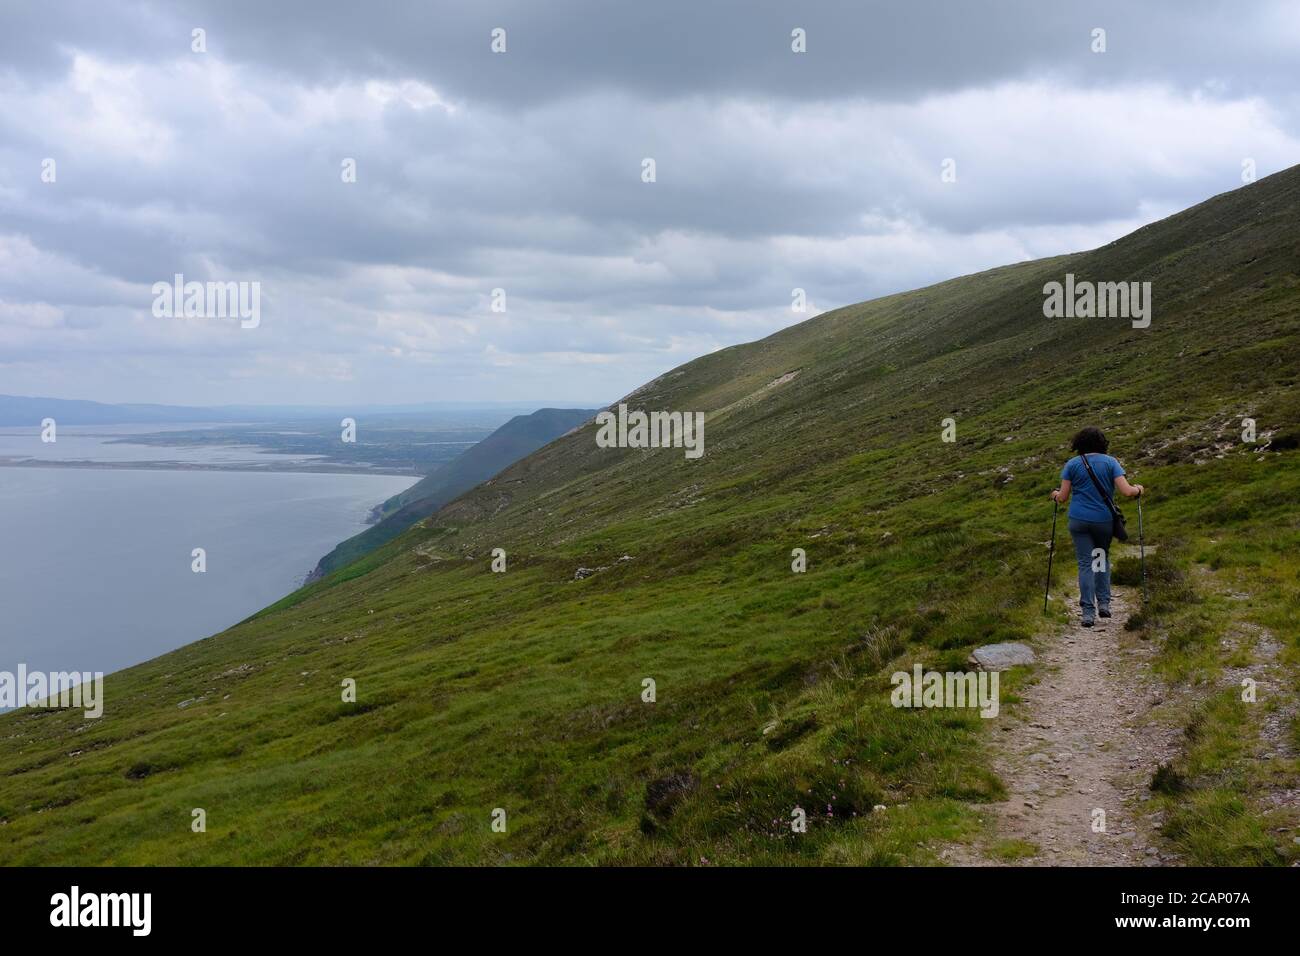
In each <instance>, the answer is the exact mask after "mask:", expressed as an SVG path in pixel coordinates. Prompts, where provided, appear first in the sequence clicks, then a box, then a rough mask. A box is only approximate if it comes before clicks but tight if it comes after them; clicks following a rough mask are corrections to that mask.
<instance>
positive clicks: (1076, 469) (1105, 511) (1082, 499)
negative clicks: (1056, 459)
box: [1061, 452, 1124, 521]
mask: <svg viewBox="0 0 1300 956" xmlns="http://www.w3.org/2000/svg"><path fill="white" fill-rule="evenodd" d="M1088 464H1090V465H1092V473H1093V474H1094V475H1096V476H1097V480H1098V481H1099V482H1101V486H1102V487H1103V488H1105V489H1106V493H1107V494H1108V495H1110V500H1111V501H1114V500H1115V479H1116V478H1118V477H1119V476H1120V475H1122V474H1124V466H1123V465H1121V464H1120V463H1119V462H1117V461H1116V460H1115V459H1114V458H1112V457H1110V455H1098V454H1096V453H1095V452H1088ZM1061 477H1062V478H1063V479H1065V480H1066V481H1069V483H1070V517H1071V518H1077V519H1078V520H1079V521H1110V520H1111V513H1110V509H1109V508H1107V507H1106V502H1105V500H1104V499H1103V498H1102V497H1101V495H1099V494H1097V486H1096V485H1094V484H1093V483H1092V479H1091V478H1089V477H1088V469H1087V468H1084V467H1083V459H1082V458H1080V457H1079V456H1078V455H1075V456H1074V457H1073V458H1071V459H1070V460H1069V461H1067V462H1066V463H1065V467H1064V468H1062V469H1061Z"/></svg>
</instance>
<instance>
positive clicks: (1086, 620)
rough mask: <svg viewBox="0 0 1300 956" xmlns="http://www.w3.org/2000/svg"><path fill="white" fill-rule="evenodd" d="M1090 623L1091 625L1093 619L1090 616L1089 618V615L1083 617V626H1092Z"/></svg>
mask: <svg viewBox="0 0 1300 956" xmlns="http://www.w3.org/2000/svg"><path fill="white" fill-rule="evenodd" d="M1107 616H1109V615H1107ZM1092 625H1093V620H1092V618H1090V617H1085V618H1084V619H1083V626H1084V627H1092Z"/></svg>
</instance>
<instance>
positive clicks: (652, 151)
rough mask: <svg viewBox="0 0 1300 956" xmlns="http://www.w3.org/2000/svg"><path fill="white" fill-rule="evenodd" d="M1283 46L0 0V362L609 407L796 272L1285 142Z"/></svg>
mask: <svg viewBox="0 0 1300 956" xmlns="http://www.w3.org/2000/svg"><path fill="white" fill-rule="evenodd" d="M497 27H500V28H504V29H505V30H506V37H507V41H506V42H507V52H506V53H505V54H494V53H493V52H492V51H491V49H490V46H489V42H490V33H491V31H492V30H493V29H494V28H497ZM796 27H798V28H802V29H804V30H806V32H807V52H806V53H802V54H795V53H793V52H792V51H791V45H790V44H791V30H792V29H794V28H796ZM196 28H201V29H203V30H204V31H205V32H206V40H207V50H206V52H205V53H194V52H192V51H191V46H190V44H191V31H192V30H194V29H196ZM1097 28H1101V29H1104V30H1105V31H1106V52H1105V53H1104V54H1098V53H1095V52H1093V50H1092V42H1093V36H1092V34H1093V30H1094V29H1097ZM1298 53H1300V8H1297V7H1296V6H1295V5H1294V4H1290V3H1280V2H1279V3H1272V4H1268V3H1266V4H1254V5H1251V6H1250V7H1249V8H1248V9H1247V8H1242V7H1240V6H1239V5H1235V4H1231V3H1209V2H1198V0H1192V2H1189V0H1182V2H1172V0H1171V2H1152V3H1144V4H1141V5H1137V4H1131V3H1110V2H1102V3H1093V4H1088V5H1086V6H1085V5H1082V4H1054V3H1042V2H1030V0H1023V2H1022V0H1003V2H990V3H953V2H949V3H927V2H917V3H902V2H894V3H861V2H859V3H851V2H843V3H830V2H822V3H810V4H799V5H792V4H788V3H778V2H756V0H744V2H741V0H736V2H729V0H722V2H714V3H665V2H660V3H655V4H623V3H609V2H577V0H569V2H551V3H545V4H541V3H536V2H516V3H491V2H486V3H454V4H453V3H429V2H388V3H377V4H354V3H323V2H318V0H317V2H306V0H301V2H298V0H293V2H279V3H250V2H242V0H239V2H230V0H226V2H215V0H214V2H193V0H180V2H170V3H161V2H157V3H151V2H132V3H126V2H123V3H104V2H86V3H81V2H69V3H62V4H58V5H52V4H48V3H35V2H31V3H28V2H15V3H9V4H6V5H5V7H4V8H3V10H0V391H8V392H24V391H25V392H28V393H33V392H52V391H57V390H60V389H62V391H63V393H65V394H68V395H69V396H70V397H86V398H98V399H101V400H153V401H172V402H178V403H181V402H184V403H197V402H205V401H209V402H214V403H216V402H229V401H240V402H246V401H258V400H260V401H268V402H271V401H285V400H290V399H292V400H294V401H299V400H312V401H319V402H334V401H359V400H369V401H383V402H397V401H426V400H434V399H439V398H521V397H530V398H533V397H555V398H564V399H573V400H582V401H586V402H594V401H600V400H608V399H611V398H613V397H617V395H620V394H625V393H626V392H628V391H630V390H631V389H632V388H633V387H635V386H636V385H638V384H640V383H641V382H642V381H645V380H647V379H649V378H652V377H654V376H655V375H657V374H660V373H662V372H663V371H664V370H666V369H667V368H669V367H671V366H673V365H675V364H678V363H680V362H682V361H686V360H689V359H690V358H693V357H695V356H697V355H700V354H703V353H705V352H708V351H710V350H712V349H716V348H720V347H724V346H727V345H731V344H734V343H736V342H740V341H746V340H749V339H753V338H756V337H759V336H761V335H764V334H767V333H769V332H772V331H775V330H776V329H779V328H781V327H783V326H785V325H788V324H790V323H792V322H795V321H800V320H802V319H804V318H807V314H796V313H792V311H791V308H790V303H791V293H792V289H794V288H803V289H805V290H806V291H807V294H808V297H809V299H810V301H811V303H812V310H813V312H815V311H818V310H822V309H826V308H832V307H835V306H838V305H842V304H845V303H849V302H854V301H859V300H861V299H865V298H869V297H872V296H876V295H881V294H886V293H889V292H894V291H898V290H900V289H906V288H911V287H914V286H918V285H923V284H926V283H928V282H932V281H938V280H940V279H944V278H948V277H951V276H954V275H959V274H963V273H966V272H971V271H975V270H978V269H982V268H987V267H989V266H993V265H998V264H1001V263H1004V262H1009V261H1016V260H1018V259H1024V258H1030V257H1035V256H1042V255H1050V254H1056V253H1060V252H1066V251H1071V250H1074V249H1078V248H1087V247H1090V246H1095V245H1099V244H1101V243H1104V242H1107V241H1110V240H1111V239H1114V238H1116V237H1117V236H1118V235H1121V234H1122V233H1124V232H1126V231H1128V230H1131V229H1133V228H1136V227H1137V226H1139V225H1142V224H1144V223H1146V222H1150V221H1152V220H1153V219H1155V218H1159V217H1160V216H1163V215H1167V214H1168V213H1170V212H1173V211H1175V210H1177V209H1179V208H1182V207H1184V206H1187V205H1190V204H1191V203H1193V202H1196V201H1198V200H1200V199H1203V198H1205V197H1207V196H1209V195H1211V194H1213V193H1217V192H1222V191H1224V190H1226V189H1230V188H1233V187H1235V186H1238V185H1240V184H1241V169H1242V163H1243V161H1245V160H1247V159H1249V160H1250V161H1253V162H1254V163H1256V164H1257V167H1258V173H1259V175H1265V174H1267V173H1268V172H1272V171H1275V170H1276V169H1280V168H1283V167H1285V166H1289V165H1292V164H1294V163H1295V162H1296V161H1297V145H1298V143H1300V129H1298V128H1297V118H1298V116H1300V101H1298V100H1297V97H1296V94H1295V92H1294V91H1295V89H1296V88H1297V84H1296V79H1297V72H1298V71H1297V67H1296V63H1297V62H1300V60H1298V59H1297V54H1298ZM647 157H650V158H653V159H654V161H655V163H656V172H657V176H656V182H654V183H644V182H642V181H641V164H642V161H643V159H645V158H647ZM47 158H50V159H54V160H55V161H56V163H57V171H58V175H57V180H56V182H54V183H46V182H43V181H42V180H41V177H40V173H41V168H42V167H41V164H42V162H43V161H44V160H45V159H47ZM345 159H353V160H355V162H356V167H357V171H358V176H357V181H356V182H355V183H344V182H342V179H341V176H340V167H341V163H342V162H343V160H345ZM948 160H951V161H952V162H953V163H954V164H955V166H954V168H955V170H956V172H957V177H956V182H945V181H943V180H942V179H941V177H940V170H941V164H942V163H944V162H945V161H948ZM176 272H182V273H184V274H185V275H186V277H187V278H194V279H208V278H211V279H218V280H223V281H225V280H237V279H247V280H256V281H259V282H260V283H261V284H262V288H263V292H264V296H265V305H264V312H265V314H266V319H265V321H264V323H263V325H262V326H260V327H259V328H258V329H257V330H256V332H255V333H241V332H240V331H239V330H238V329H237V328H234V329H232V328H230V327H220V326H219V327H208V326H203V325H202V324H201V323H196V322H193V321H188V320H175V321H172V320H158V319H154V318H153V317H152V316H151V315H150V312H149V304H150V300H151V296H150V291H149V290H150V287H151V285H152V284H153V283H154V282H156V281H160V280H168V279H170V277H171V276H172V275H173V274H174V273H176ZM497 288H501V289H504V290H505V292H506V295H507V301H508V303H509V304H508V308H507V311H506V312H505V313H498V312H493V311H492V310H491V309H490V307H489V306H490V302H491V297H492V294H493V290H494V289H497ZM128 370H129V374H126V372H127V371H128ZM234 389H237V390H239V394H238V395H234V394H232V390H234Z"/></svg>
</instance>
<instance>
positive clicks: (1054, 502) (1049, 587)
mask: <svg viewBox="0 0 1300 956" xmlns="http://www.w3.org/2000/svg"><path fill="white" fill-rule="evenodd" d="M1060 509H1061V503H1060V502H1059V501H1057V500H1056V499H1055V498H1053V499H1052V543H1051V546H1050V547H1048V549H1047V584H1046V586H1044V588H1043V613H1044V614H1046V613H1047V594H1048V592H1049V591H1051V590H1052V555H1054V554H1056V513H1057V512H1058V511H1059V510H1060ZM1141 524H1142V519H1141V518H1138V525H1139V527H1140V526H1141ZM1138 536H1139V537H1141V532H1138Z"/></svg>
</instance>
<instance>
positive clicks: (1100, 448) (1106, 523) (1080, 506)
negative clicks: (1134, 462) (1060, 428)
mask: <svg viewBox="0 0 1300 956" xmlns="http://www.w3.org/2000/svg"><path fill="white" fill-rule="evenodd" d="M1109 447H1110V442H1108V441H1107V440H1106V436H1105V435H1103V434H1102V432H1101V429H1100V428H1093V427H1091V426H1089V427H1088V428H1085V429H1083V431H1081V432H1079V434H1077V435H1075V436H1074V440H1073V441H1072V442H1070V448H1071V449H1073V450H1074V451H1076V452H1078V455H1076V456H1075V457H1074V458H1071V459H1070V460H1069V461H1067V462H1066V463H1065V467H1064V468H1062V469H1061V487H1060V488H1058V489H1057V490H1055V491H1053V492H1052V500H1054V501H1057V502H1059V503H1061V504H1065V502H1067V501H1069V502H1070V512H1069V518H1070V522H1069V528H1070V537H1071V538H1073V539H1074V554H1075V557H1076V558H1078V561H1079V610H1080V611H1082V612H1083V626H1084V627H1092V625H1093V622H1094V621H1095V619H1096V615H1098V614H1100V615H1101V616H1102V617H1110V539H1111V535H1112V533H1113V530H1114V516H1113V513H1112V511H1111V505H1110V497H1111V489H1112V488H1114V489H1116V490H1118V491H1119V492H1120V494H1122V495H1124V497H1126V498H1134V497H1137V496H1138V495H1140V494H1142V486H1141V485H1130V484H1129V483H1128V479H1126V478H1125V477H1124V466H1123V465H1121V464H1120V463H1119V462H1118V461H1116V460H1115V459H1114V458H1112V457H1111V456H1110V455H1108V454H1106V449H1107V448H1109ZM1089 468H1091V469H1092V474H1091V475H1089V473H1088V470H1089ZM1099 486H1100V487H1099ZM1101 489H1105V497H1104V498H1103V497H1102V491H1101ZM1071 495H1073V499H1074V500H1073V501H1071V500H1070V499H1071ZM1098 548H1100V549H1101V551H1102V552H1103V555H1104V558H1103V560H1102V562H1101V564H1100V567H1101V568H1102V569H1103V570H1100V571H1094V570H1093V561H1094V558H1093V551H1094V550H1096V549H1098Z"/></svg>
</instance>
